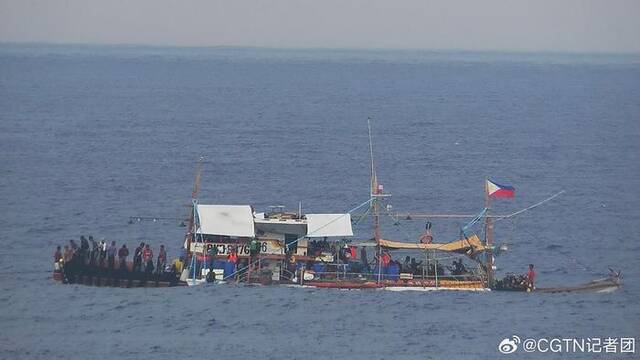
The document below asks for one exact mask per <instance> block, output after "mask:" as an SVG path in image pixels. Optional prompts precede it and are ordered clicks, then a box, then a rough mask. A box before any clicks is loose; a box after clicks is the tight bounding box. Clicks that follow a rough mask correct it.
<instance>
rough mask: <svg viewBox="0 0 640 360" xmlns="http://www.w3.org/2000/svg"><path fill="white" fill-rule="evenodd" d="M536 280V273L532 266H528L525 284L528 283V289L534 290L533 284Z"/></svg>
mask: <svg viewBox="0 0 640 360" xmlns="http://www.w3.org/2000/svg"><path fill="white" fill-rule="evenodd" d="M535 280H536V271H535V270H534V269H533V264H529V272H527V282H528V283H529V284H528V286H529V289H531V290H533V289H534V286H533V285H534V283H535Z"/></svg>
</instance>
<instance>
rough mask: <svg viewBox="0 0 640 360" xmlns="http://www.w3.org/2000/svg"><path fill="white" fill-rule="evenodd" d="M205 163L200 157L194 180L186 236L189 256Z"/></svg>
mask: <svg viewBox="0 0 640 360" xmlns="http://www.w3.org/2000/svg"><path fill="white" fill-rule="evenodd" d="M203 163H204V156H200V158H199V159H198V164H197V166H196V177H195V179H194V180H193V189H192V190H191V211H189V226H188V227H187V233H186V235H185V244H186V247H187V255H191V242H192V241H193V240H194V234H195V232H196V229H195V228H194V227H195V225H196V224H195V204H196V199H197V198H198V193H199V192H200V179H201V177H202V164H203Z"/></svg>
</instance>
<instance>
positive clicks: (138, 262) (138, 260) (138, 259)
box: [133, 242, 144, 272]
mask: <svg viewBox="0 0 640 360" xmlns="http://www.w3.org/2000/svg"><path fill="white" fill-rule="evenodd" d="M143 250H144V242H141V243H140V246H138V247H137V248H136V251H135V252H134V253H133V271H134V272H136V271H140V270H142V251H143Z"/></svg>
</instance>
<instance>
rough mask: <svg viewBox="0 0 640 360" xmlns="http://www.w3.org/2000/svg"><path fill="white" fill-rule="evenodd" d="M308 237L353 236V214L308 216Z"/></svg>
mask: <svg viewBox="0 0 640 360" xmlns="http://www.w3.org/2000/svg"><path fill="white" fill-rule="evenodd" d="M306 217H307V237H325V236H327V237H329V236H353V229H352V228H351V214H307V215H306Z"/></svg>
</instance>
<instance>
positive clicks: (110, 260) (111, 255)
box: [107, 241, 118, 270]
mask: <svg viewBox="0 0 640 360" xmlns="http://www.w3.org/2000/svg"><path fill="white" fill-rule="evenodd" d="M117 252H118V247H116V242H115V241H112V242H111V246H109V248H108V249H107V266H109V269H111V270H113V269H114V267H115V262H116V253H117Z"/></svg>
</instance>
